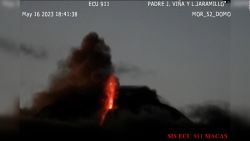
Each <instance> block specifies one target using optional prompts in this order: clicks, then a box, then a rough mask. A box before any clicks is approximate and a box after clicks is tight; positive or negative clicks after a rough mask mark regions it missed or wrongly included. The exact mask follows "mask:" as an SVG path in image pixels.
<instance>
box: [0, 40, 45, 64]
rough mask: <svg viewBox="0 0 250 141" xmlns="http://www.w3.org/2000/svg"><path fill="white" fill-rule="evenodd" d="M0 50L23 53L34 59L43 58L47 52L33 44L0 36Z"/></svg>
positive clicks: (14, 53)
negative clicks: (19, 42)
mask: <svg viewBox="0 0 250 141" xmlns="http://www.w3.org/2000/svg"><path fill="white" fill-rule="evenodd" d="M0 50H2V51H3V52H6V53H8V54H11V55H16V56H17V55H20V54H22V55H25V56H29V57H32V58H36V59H44V58H47V57H48V52H47V51H46V50H44V49H40V48H39V49H36V47H34V46H33V45H28V44H25V43H21V44H18V43H17V42H15V41H13V40H10V39H5V38H0Z"/></svg>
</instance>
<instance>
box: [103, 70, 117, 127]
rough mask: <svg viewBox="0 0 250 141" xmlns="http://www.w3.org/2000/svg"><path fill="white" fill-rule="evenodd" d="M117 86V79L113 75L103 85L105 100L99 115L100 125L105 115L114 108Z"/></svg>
mask: <svg viewBox="0 0 250 141" xmlns="http://www.w3.org/2000/svg"><path fill="white" fill-rule="evenodd" d="M118 85H119V84H118V78H117V77H116V76H115V75H114V74H111V75H110V76H109V77H108V79H107V81H106V83H105V99H104V106H103V110H102V113H101V121H100V124H101V125H102V124H103V122H104V120H105V117H106V115H107V113H108V112H109V111H110V110H113V109H114V108H115V100H116V98H117V92H118Z"/></svg>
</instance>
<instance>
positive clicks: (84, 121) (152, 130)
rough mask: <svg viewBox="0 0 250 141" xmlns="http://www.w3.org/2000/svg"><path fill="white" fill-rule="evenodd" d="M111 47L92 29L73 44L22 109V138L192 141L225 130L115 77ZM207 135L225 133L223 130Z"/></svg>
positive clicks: (154, 91)
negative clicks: (196, 119) (196, 135)
mask: <svg viewBox="0 0 250 141" xmlns="http://www.w3.org/2000/svg"><path fill="white" fill-rule="evenodd" d="M115 74H116V72H115V67H114V66H113V63H112V61H111V53H110V47H109V46H108V45H106V43H105V42H104V40H103V39H102V38H100V37H99V36H98V34H96V33H94V32H92V33H89V34H88V35H86V37H85V38H84V39H83V41H82V44H81V47H80V48H76V49H73V51H72V53H71V55H70V56H69V57H68V58H67V59H66V60H65V62H64V63H63V65H62V66H60V69H59V70H58V72H57V73H56V75H55V76H54V78H53V79H52V81H51V84H50V86H49V88H48V89H46V90H44V91H42V92H39V93H37V94H36V95H37V97H36V98H35V99H34V103H33V106H32V107H31V108H30V109H21V112H20V113H21V115H20V126H19V129H20V136H21V138H22V140H23V139H24V140H30V139H31V140H48V139H52V138H53V139H56V140H79V139H80V140H109V141H110V140H118V141H123V140H124V141H128V140H152V141H158V140H159V141H162V140H174V139H176V140H179V139H185V140H193V138H188V135H189V134H192V133H200V134H202V133H211V132H213V133H227V132H228V128H227V127H226V128H225V127H224V126H223V127H219V128H217V126H211V129H210V127H209V128H204V126H200V125H197V124H195V123H193V122H192V121H191V120H189V119H188V118H187V117H186V116H185V115H184V114H182V113H181V112H180V111H178V110H177V109H176V108H174V107H172V106H170V105H168V104H164V103H162V102H161V101H160V100H159V96H158V94H157V91H156V90H154V89H151V88H150V87H149V86H124V85H120V84H119V79H118V78H116V75H115ZM208 136H209V137H211V138H213V137H216V138H217V137H227V136H226V135H224V134H220V135H217V134H216V135H214V134H212V135H210V134H209V135H208Z"/></svg>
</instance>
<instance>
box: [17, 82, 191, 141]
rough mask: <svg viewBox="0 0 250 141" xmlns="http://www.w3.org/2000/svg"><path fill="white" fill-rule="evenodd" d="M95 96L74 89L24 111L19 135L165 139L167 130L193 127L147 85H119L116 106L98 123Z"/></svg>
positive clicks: (97, 108)
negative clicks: (35, 109)
mask: <svg viewBox="0 0 250 141" xmlns="http://www.w3.org/2000/svg"><path fill="white" fill-rule="evenodd" d="M86 93H88V92H86ZM96 96H97V95H95V94H94V93H92V94H88V95H87V94H86V95H83V94H81V93H79V91H77V90H75V92H74V93H72V94H71V95H68V96H67V97H63V98H61V99H58V101H56V102H54V103H53V104H51V105H49V106H46V107H44V109H42V110H41V111H40V112H39V113H36V114H35V115H32V114H26V116H23V118H22V119H21V126H20V128H21V130H20V131H21V137H22V138H24V139H32V138H37V137H39V139H41V138H43V139H46V138H51V137H55V138H57V139H59V138H63V139H65V138H69V139H72V138H74V139H76V138H80V139H91V140H92V139H98V140H99V139H102V140H103V139H105V140H106V139H108V140H135V139H150V140H166V139H167V138H166V135H167V133H168V132H169V130H173V129H175V132H176V131H177V129H178V132H181V131H185V130H187V129H189V128H190V127H192V126H194V124H193V123H192V122H191V121H190V120H189V119H188V118H187V117H185V116H184V115H183V114H182V113H181V112H179V111H178V110H177V109H175V108H173V107H171V106H169V105H166V104H163V103H161V102H160V101H159V99H158V96H157V93H156V92H155V91H154V90H152V89H150V88H149V87H147V86H120V88H119V98H118V99H117V101H116V104H117V108H116V109H115V110H112V111H110V112H108V114H107V115H106V119H105V122H104V123H103V125H102V126H100V125H99V120H98V110H99V108H100V107H98V106H97V105H98V97H96ZM99 106H101V105H99Z"/></svg>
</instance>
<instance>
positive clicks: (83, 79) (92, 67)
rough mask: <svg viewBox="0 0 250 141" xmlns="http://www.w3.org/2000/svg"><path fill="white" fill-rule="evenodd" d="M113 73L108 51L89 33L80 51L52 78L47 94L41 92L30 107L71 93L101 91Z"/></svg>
mask: <svg viewBox="0 0 250 141" xmlns="http://www.w3.org/2000/svg"><path fill="white" fill-rule="evenodd" d="M112 72H113V66H112V62H111V55H110V48H109V46H107V45H106V44H105V42H104V40H103V39H101V38H99V36H98V35H97V34H96V33H93V32H92V33H89V34H88V35H87V36H86V37H85V38H84V39H83V41H82V44H81V47H80V48H75V49H73V51H72V54H71V55H70V56H69V57H68V58H67V59H66V61H65V62H64V63H63V64H61V66H60V68H59V70H58V72H57V73H56V74H55V75H54V76H53V79H52V81H51V84H50V86H49V88H48V90H47V91H44V92H41V93H39V94H38V96H37V97H36V98H35V100H34V105H33V108H34V109H35V110H39V109H41V108H43V107H45V106H48V105H49V104H51V103H54V102H55V101H56V100H57V99H58V98H63V97H65V96H67V95H70V94H73V93H76V92H77V93H84V94H86V91H88V90H93V91H98V90H99V91H101V90H103V87H104V83H105V80H106V79H107V77H108V75H109V74H110V73H112Z"/></svg>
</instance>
